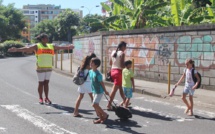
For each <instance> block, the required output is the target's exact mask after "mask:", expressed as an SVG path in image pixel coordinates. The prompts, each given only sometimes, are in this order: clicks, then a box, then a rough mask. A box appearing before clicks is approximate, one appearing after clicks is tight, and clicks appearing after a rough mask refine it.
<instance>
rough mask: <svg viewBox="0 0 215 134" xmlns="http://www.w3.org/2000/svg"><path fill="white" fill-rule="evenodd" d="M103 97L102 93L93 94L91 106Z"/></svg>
mask: <svg viewBox="0 0 215 134" xmlns="http://www.w3.org/2000/svg"><path fill="white" fill-rule="evenodd" d="M102 96H103V93H101V94H93V104H99V102H100V101H101V99H102Z"/></svg>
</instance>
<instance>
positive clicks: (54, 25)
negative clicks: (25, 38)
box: [32, 9, 80, 42]
mask: <svg viewBox="0 0 215 134" xmlns="http://www.w3.org/2000/svg"><path fill="white" fill-rule="evenodd" d="M79 21H80V18H79V16H78V15H77V14H76V13H74V12H73V11H72V10H71V9H67V10H65V11H64V12H62V13H60V14H59V15H58V16H57V18H55V19H54V20H44V21H41V22H39V23H38V24H37V25H36V26H35V27H34V28H33V29H32V32H33V33H34V37H36V36H37V35H39V34H41V33H46V34H48V35H49V42H52V41H53V40H55V41H56V40H62V41H70V42H71V37H72V36H74V35H76V27H77V26H78V25H79ZM32 42H37V41H36V40H32Z"/></svg>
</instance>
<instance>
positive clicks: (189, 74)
mask: <svg viewBox="0 0 215 134" xmlns="http://www.w3.org/2000/svg"><path fill="white" fill-rule="evenodd" d="M192 70H193V68H191V69H190V70H189V69H188V68H185V69H184V73H185V75H186V79H185V85H188V86H194V85H195V83H194V81H193V77H192ZM195 74H197V71H196V70H194V75H195Z"/></svg>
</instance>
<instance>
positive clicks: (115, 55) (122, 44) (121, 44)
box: [113, 41, 126, 58]
mask: <svg viewBox="0 0 215 134" xmlns="http://www.w3.org/2000/svg"><path fill="white" fill-rule="evenodd" d="M122 47H126V43H125V42H124V41H121V42H120V43H119V45H118V47H117V49H116V52H115V53H114V55H113V57H114V58H116V57H117V52H118V51H119V50H121V48H122Z"/></svg>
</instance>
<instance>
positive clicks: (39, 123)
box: [1, 105, 76, 134]
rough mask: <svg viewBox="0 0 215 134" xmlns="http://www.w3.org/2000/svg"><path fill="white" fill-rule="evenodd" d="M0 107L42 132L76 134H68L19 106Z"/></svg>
mask: <svg viewBox="0 0 215 134" xmlns="http://www.w3.org/2000/svg"><path fill="white" fill-rule="evenodd" d="M1 107H3V108H6V109H7V110H10V111H11V112H13V113H15V114H16V115H17V116H18V117H21V118H23V119H25V120H27V121H29V122H31V123H32V124H34V125H35V126H36V127H39V128H42V130H43V131H45V132H47V133H51V134H76V133H75V132H70V131H68V130H65V129H64V128H61V127H59V126H57V125H55V124H54V123H51V122H49V121H47V120H45V119H44V118H42V117H40V116H37V115H35V114H34V113H32V112H30V111H28V110H27V109H24V108H22V107H20V106H19V105H1Z"/></svg>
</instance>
